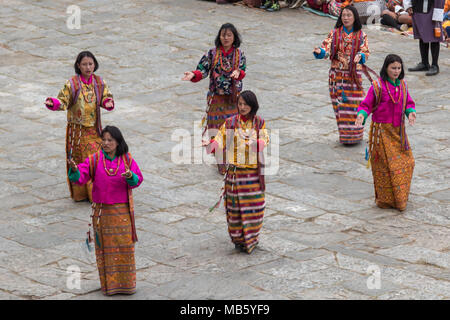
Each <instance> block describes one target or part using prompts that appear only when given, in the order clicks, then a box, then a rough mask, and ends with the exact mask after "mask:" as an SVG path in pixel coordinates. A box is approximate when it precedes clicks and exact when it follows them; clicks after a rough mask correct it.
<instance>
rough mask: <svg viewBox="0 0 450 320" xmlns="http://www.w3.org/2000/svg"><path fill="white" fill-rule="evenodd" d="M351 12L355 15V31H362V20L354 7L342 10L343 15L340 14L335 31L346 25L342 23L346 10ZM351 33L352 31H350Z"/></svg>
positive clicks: (346, 7)
mask: <svg viewBox="0 0 450 320" xmlns="http://www.w3.org/2000/svg"><path fill="white" fill-rule="evenodd" d="M345 9H347V10H350V11H351V12H352V13H353V17H354V18H355V22H353V31H354V32H356V31H359V30H361V29H362V24H361V19H360V18H359V14H358V10H356V8H355V7H354V6H352V5H348V6H345V7H343V8H342V10H341V13H340V14H339V18H338V20H337V22H336V25H335V26H334V28H335V29H337V28H340V27H342V26H343V25H344V24H343V23H342V12H344V10H345ZM348 31H350V30H348Z"/></svg>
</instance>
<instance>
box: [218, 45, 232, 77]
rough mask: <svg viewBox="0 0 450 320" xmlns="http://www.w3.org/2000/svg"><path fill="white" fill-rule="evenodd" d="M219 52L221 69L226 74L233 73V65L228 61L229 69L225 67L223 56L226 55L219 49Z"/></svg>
mask: <svg viewBox="0 0 450 320" xmlns="http://www.w3.org/2000/svg"><path fill="white" fill-rule="evenodd" d="M219 50H220V55H219V63H220V68H221V69H222V70H223V71H225V72H231V71H232V70H233V65H232V64H231V63H230V62H229V61H227V63H226V64H227V66H228V67H225V66H224V65H223V55H224V54H223V52H222V50H221V49H219Z"/></svg>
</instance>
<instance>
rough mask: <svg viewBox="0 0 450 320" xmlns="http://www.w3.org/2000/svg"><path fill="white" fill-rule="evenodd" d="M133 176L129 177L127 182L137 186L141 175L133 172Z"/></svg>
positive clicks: (131, 185)
mask: <svg viewBox="0 0 450 320" xmlns="http://www.w3.org/2000/svg"><path fill="white" fill-rule="evenodd" d="M132 174H133V176H132V177H131V178H130V179H127V183H128V185H129V186H130V187H134V186H137V184H138V183H139V177H138V176H137V174H136V173H134V172H132Z"/></svg>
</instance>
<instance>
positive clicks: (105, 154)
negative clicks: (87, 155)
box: [102, 149, 116, 161]
mask: <svg viewBox="0 0 450 320" xmlns="http://www.w3.org/2000/svg"><path fill="white" fill-rule="evenodd" d="M102 151H103V155H104V156H105V158H106V159H108V160H109V161H114V159H115V158H116V155H114V158H112V159H111V157H110V156H108V154H107V153H106V152H105V150H103V149H102Z"/></svg>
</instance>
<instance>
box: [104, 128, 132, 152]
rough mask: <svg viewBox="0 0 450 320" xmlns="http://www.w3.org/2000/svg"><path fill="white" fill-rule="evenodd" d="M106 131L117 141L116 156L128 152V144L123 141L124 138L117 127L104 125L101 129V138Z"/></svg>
mask: <svg viewBox="0 0 450 320" xmlns="http://www.w3.org/2000/svg"><path fill="white" fill-rule="evenodd" d="M106 132H108V133H109V134H110V135H111V137H112V138H113V139H114V140H116V142H117V148H116V156H117V157H120V156H121V155H123V154H126V153H128V145H127V143H126V142H125V139H124V138H123V135H122V132H120V130H119V128H117V127H114V126H106V127H104V128H103V131H102V139H103V137H104V135H105V133H106Z"/></svg>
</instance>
